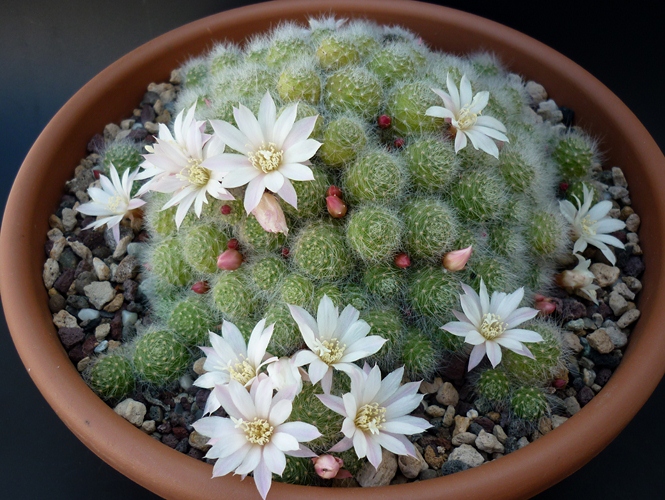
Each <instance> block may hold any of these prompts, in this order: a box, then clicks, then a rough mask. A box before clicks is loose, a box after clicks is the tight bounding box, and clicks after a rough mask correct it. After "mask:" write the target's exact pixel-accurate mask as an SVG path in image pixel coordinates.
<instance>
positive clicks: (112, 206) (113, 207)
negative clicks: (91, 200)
mask: <svg viewBox="0 0 665 500" xmlns="http://www.w3.org/2000/svg"><path fill="white" fill-rule="evenodd" d="M124 202H125V200H123V198H122V196H117V195H116V196H113V197H112V198H109V201H108V203H107V204H106V206H107V207H108V208H109V210H110V211H111V212H113V213H118V209H119V208H120V206H121V205H122V204H124Z"/></svg>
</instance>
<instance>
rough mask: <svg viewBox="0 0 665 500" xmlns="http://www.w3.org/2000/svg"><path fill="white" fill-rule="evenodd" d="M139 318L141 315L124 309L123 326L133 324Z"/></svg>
mask: <svg viewBox="0 0 665 500" xmlns="http://www.w3.org/2000/svg"><path fill="white" fill-rule="evenodd" d="M138 319H139V315H138V314H136V313H135V312H131V311H122V326H127V325H133V324H135V323H136V322H137V321H138Z"/></svg>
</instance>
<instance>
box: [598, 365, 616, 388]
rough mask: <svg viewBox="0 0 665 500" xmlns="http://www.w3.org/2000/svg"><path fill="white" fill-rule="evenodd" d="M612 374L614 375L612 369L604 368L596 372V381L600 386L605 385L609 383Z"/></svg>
mask: <svg viewBox="0 0 665 500" xmlns="http://www.w3.org/2000/svg"><path fill="white" fill-rule="evenodd" d="M611 376H612V370H610V369H609V368H603V369H601V370H599V371H598V372H597V373H596V380H595V382H596V384H598V385H599V386H601V387H603V386H604V385H605V384H607V382H608V380H609V379H610V377H611Z"/></svg>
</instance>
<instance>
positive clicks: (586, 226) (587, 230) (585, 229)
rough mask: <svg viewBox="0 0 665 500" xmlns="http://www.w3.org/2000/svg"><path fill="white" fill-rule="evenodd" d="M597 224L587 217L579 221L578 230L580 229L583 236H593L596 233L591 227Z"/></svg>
mask: <svg viewBox="0 0 665 500" xmlns="http://www.w3.org/2000/svg"><path fill="white" fill-rule="evenodd" d="M596 222H598V221H595V220H591V219H589V216H588V215H587V216H586V217H584V218H583V219H582V220H581V221H580V229H582V233H583V234H584V235H585V236H595V234H596V231H594V229H593V225H594V224H595V223H596Z"/></svg>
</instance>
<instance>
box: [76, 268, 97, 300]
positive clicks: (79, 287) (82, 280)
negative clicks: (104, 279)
mask: <svg viewBox="0 0 665 500" xmlns="http://www.w3.org/2000/svg"><path fill="white" fill-rule="evenodd" d="M93 281H97V275H96V274H95V273H94V272H92V271H83V272H82V273H81V274H79V275H78V277H77V278H76V281H75V283H76V293H78V294H79V295H85V290H84V289H85V287H86V286H88V285H89V284H90V283H92V282H93Z"/></svg>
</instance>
